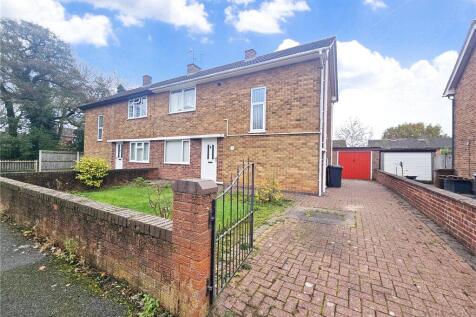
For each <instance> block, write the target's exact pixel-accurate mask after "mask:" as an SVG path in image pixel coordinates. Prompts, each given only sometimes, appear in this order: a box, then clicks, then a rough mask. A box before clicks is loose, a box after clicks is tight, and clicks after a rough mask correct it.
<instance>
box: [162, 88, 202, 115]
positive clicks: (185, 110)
mask: <svg viewBox="0 0 476 317" xmlns="http://www.w3.org/2000/svg"><path fill="white" fill-rule="evenodd" d="M191 89H193V93H194V96H193V100H194V105H193V109H185V108H184V105H183V104H182V110H179V111H171V109H170V103H171V102H172V94H173V93H176V92H181V93H182V103H183V102H184V100H185V98H184V97H185V91H186V90H191ZM196 110H197V87H196V86H194V87H186V88H181V89H175V90H171V91H170V93H169V114H174V113H183V112H192V111H196Z"/></svg>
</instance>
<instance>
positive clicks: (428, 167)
mask: <svg viewBox="0 0 476 317" xmlns="http://www.w3.org/2000/svg"><path fill="white" fill-rule="evenodd" d="M433 154H434V152H430V151H428V152H383V151H382V152H381V164H382V165H381V166H382V167H383V170H384V171H385V172H388V173H392V174H395V175H399V176H416V179H417V180H419V181H426V182H431V180H432V161H433Z"/></svg>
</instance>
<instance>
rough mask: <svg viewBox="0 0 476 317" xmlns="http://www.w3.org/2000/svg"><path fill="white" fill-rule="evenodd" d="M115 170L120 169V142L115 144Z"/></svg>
mask: <svg viewBox="0 0 476 317" xmlns="http://www.w3.org/2000/svg"><path fill="white" fill-rule="evenodd" d="M116 169H117V170H120V169H122V142H117V143H116Z"/></svg>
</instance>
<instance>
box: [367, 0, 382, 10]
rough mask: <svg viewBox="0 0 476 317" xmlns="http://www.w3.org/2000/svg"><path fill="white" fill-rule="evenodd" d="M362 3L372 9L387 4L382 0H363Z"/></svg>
mask: <svg viewBox="0 0 476 317" xmlns="http://www.w3.org/2000/svg"><path fill="white" fill-rule="evenodd" d="M364 4H365V5H367V6H369V7H370V8H372V10H374V11H375V10H378V9H383V8H386V7H387V4H386V3H385V2H384V1H383V0H364Z"/></svg>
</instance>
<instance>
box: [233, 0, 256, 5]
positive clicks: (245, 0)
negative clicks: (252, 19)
mask: <svg viewBox="0 0 476 317" xmlns="http://www.w3.org/2000/svg"><path fill="white" fill-rule="evenodd" d="M228 2H230V3H233V4H238V5H240V4H243V5H245V6H247V5H248V4H250V3H253V2H255V0H228Z"/></svg>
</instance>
